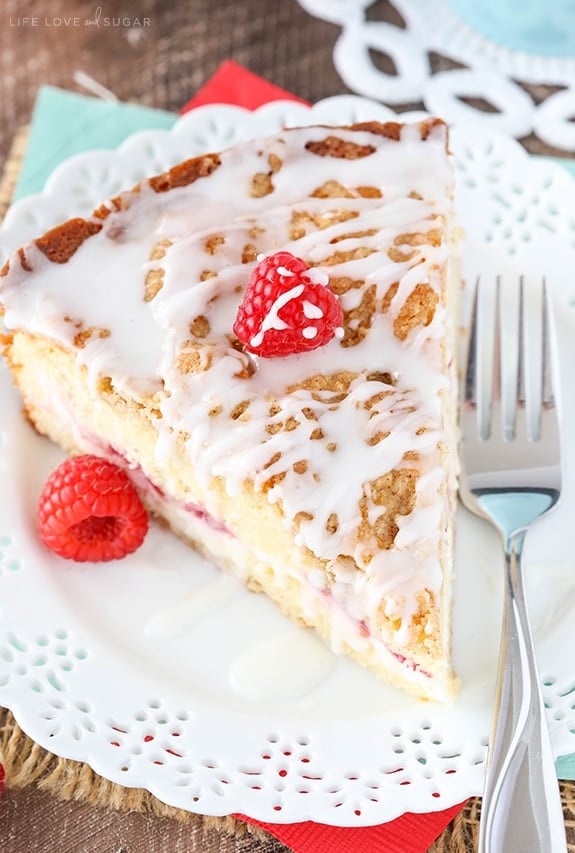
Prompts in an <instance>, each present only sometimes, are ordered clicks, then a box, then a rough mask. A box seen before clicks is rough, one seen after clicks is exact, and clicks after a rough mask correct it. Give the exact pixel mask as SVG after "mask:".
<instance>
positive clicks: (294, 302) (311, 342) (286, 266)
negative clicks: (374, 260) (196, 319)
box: [234, 252, 343, 358]
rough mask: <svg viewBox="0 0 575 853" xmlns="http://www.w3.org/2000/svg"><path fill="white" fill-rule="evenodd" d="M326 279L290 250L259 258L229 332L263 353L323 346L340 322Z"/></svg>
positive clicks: (319, 271)
mask: <svg viewBox="0 0 575 853" xmlns="http://www.w3.org/2000/svg"><path fill="white" fill-rule="evenodd" d="M328 281H329V279H328V277H327V275H326V274H325V273H324V272H322V271H321V270H317V269H310V268H309V267H308V265H307V264H306V262H305V261H303V260H302V259H301V258H296V257H295V256H294V255H292V254H291V252H276V253H275V254H274V255H269V256H268V257H264V258H262V260H260V262H259V263H258V264H257V265H256V266H255V267H254V269H253V271H252V274H251V277H250V280H249V282H248V286H247V287H246V290H245V293H244V297H243V299H242V301H241V304H240V306H239V308H238V313H237V315H236V319H235V322H234V333H235V334H236V335H237V337H238V338H239V339H240V341H242V343H243V344H244V345H245V347H246V349H247V350H249V351H250V352H253V353H254V354H255V355H261V356H265V357H266V358H272V357H273V356H285V355H291V354H292V353H298V352H308V351H309V350H312V349H317V347H321V346H324V345H325V344H327V343H328V342H329V341H331V339H332V338H333V336H334V335H336V334H337V333H338V330H339V329H341V325H342V322H343V313H342V310H341V306H340V304H339V301H338V299H337V297H336V296H335V295H334V294H333V293H332V292H331V290H330V289H329V287H327V286H326V285H327V284H328Z"/></svg>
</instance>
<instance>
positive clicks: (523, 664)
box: [460, 279, 567, 853]
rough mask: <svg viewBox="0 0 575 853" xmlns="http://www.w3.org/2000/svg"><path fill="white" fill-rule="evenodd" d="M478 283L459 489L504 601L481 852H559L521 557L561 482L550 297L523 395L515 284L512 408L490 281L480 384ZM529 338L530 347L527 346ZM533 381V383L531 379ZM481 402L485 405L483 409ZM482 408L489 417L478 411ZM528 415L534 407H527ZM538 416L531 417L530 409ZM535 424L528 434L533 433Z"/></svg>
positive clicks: (557, 802)
mask: <svg viewBox="0 0 575 853" xmlns="http://www.w3.org/2000/svg"><path fill="white" fill-rule="evenodd" d="M479 290H480V288H479V283H477V286H476V289H475V293H474V298H473V308H472V319H471V327H470V334H469V347H468V356H467V365H466V372H465V381H464V393H463V399H462V412H461V433H462V438H461V459H462V468H463V473H462V477H461V485H460V495H461V499H462V501H463V503H464V504H465V505H466V506H467V507H468V508H469V509H470V510H472V511H473V512H474V513H476V514H478V515H480V516H482V517H483V518H485V519H487V520H488V521H490V522H491V523H492V524H493V525H494V526H495V527H496V528H497V530H498V532H499V535H500V538H501V541H502V543H503V548H504V553H505V576H504V606H503V623H502V631H501V645H500V654H499V668H498V676H497V688H496V696H495V704H494V709H493V721H492V732H491V738H490V743H489V751H488V756H487V768H486V779H485V786H484V792H483V800H482V809H481V821H480V830H479V853H565V851H566V849H567V843H566V839H565V828H564V821H563V812H562V808H561V799H560V793H559V785H558V782H557V775H556V773H555V765H554V761H553V753H552V751H551V743H550V739H549V732H548V729H547V725H546V721H545V710H544V706H543V700H542V696H541V689H540V685H539V676H538V671H537V665H536V662H535V654H534V649H533V640H532V637H531V629H530V624H529V617H528V612H527V607H526V600H525V591H524V579H523V572H522V565H521V555H522V549H523V543H524V540H525V536H526V533H527V530H528V528H529V526H530V525H531V524H532V522H534V521H535V520H536V519H537V518H539V517H540V516H542V515H543V514H545V513H546V512H547V511H548V510H549V509H551V507H552V506H554V505H555V503H556V502H557V500H558V498H559V494H560V490H561V467H560V429H559V420H558V417H557V410H556V394H555V392H554V384H555V383H554V377H555V373H556V371H555V370H554V367H553V363H552V346H551V334H550V304H549V295H548V292H547V288H546V287H545V283H544V282H543V286H542V296H541V306H542V307H541V313H542V321H541V331H540V334H541V377H540V382H539V383H533V382H532V383H531V386H530V388H529V394H530V395H531V394H536V395H537V396H538V397H539V399H538V400H536V401H534V405H530V403H531V401H530V400H526V397H527V389H528V385H529V383H528V382H527V379H526V376H527V373H528V367H529V359H528V352H529V350H528V349H527V348H526V343H527V335H526V325H527V324H526V313H527V312H526V305H525V303H526V299H525V287H524V282H523V279H520V283H519V312H518V314H519V323H518V326H519V328H518V330H517V335H516V338H517V341H518V351H517V359H516V363H517V372H516V377H513V380H514V385H515V395H514V400H513V406H512V411H511V412H508V411H507V410H508V408H509V407H508V406H505V405H504V401H503V400H502V397H505V394H502V388H504V382H503V373H502V363H503V359H502V327H503V323H502V320H501V307H502V296H501V287H500V282H499V279H497V283H496V293H495V299H496V306H495V335H494V341H493V344H492V346H493V380H492V383H491V392H490V393H489V389H487V391H486V390H485V388H484V385H485V383H483V381H482V369H481V366H482V364H483V362H484V359H483V358H482V347H484V346H485V345H486V344H485V341H486V336H485V335H482V334H480V331H479V322H478V315H479V301H480V300H479ZM531 348H532V347H530V349H531ZM533 385H536V386H537V385H538V386H540V388H539V391H538V390H537V387H535V388H533ZM483 407H485V408H483ZM485 412H486V416H484V413H485ZM530 415H531V416H530ZM533 415H536V417H533ZM534 433H535V434H534Z"/></svg>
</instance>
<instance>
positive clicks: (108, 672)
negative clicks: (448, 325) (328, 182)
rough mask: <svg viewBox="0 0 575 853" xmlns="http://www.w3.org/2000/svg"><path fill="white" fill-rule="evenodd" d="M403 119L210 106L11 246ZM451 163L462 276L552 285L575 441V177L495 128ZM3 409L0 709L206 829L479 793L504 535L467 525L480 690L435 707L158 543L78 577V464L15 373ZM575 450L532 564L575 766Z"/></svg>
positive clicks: (460, 132) (99, 164) (29, 225)
mask: <svg viewBox="0 0 575 853" xmlns="http://www.w3.org/2000/svg"><path fill="white" fill-rule="evenodd" d="M391 116H392V113H391V112H390V111H389V110H387V109H385V108H384V107H382V106H380V105H376V104H372V103H370V102H368V101H366V100H363V99H361V98H355V97H341V98H332V99H329V100H328V101H324V102H321V103H320V104H318V105H316V106H315V107H313V108H311V109H310V108H306V107H302V106H301V105H294V104H286V103H283V104H282V103H280V104H274V105H272V106H271V107H266V108H263V109H261V110H258V111H257V112H256V113H253V114H252V113H248V112H245V111H243V110H241V109H238V108H231V107H205V108H202V109H199V110H197V111H196V112H194V113H191V114H189V115H188V116H186V117H185V118H183V119H181V120H180V121H179V122H178V124H177V125H176V127H175V129H174V130H173V131H171V132H166V131H162V132H157V131H154V132H145V133H140V134H138V135H137V136H135V137H133V138H131V139H130V140H128V141H127V142H126V143H125V144H124V145H123V146H122V147H121V148H120V149H119V150H118V151H109V152H96V153H94V152H92V153H89V154H86V155H79V156H78V157H75V158H73V159H72V160H71V161H68V162H67V163H66V164H64V165H63V166H61V167H60V168H59V169H58V170H57V172H56V173H55V174H54V176H53V177H52V178H51V180H50V182H49V184H48V186H47V188H46V191H45V192H44V193H43V194H41V195H38V196H35V197H33V198H28V199H24V200H23V201H21V202H19V203H18V204H17V205H15V206H14V208H13V209H12V210H11V212H10V213H9V215H8V217H7V219H6V223H5V225H4V227H3V229H2V231H1V232H0V250H1V251H2V253H3V254H4V255H5V254H6V253H7V252H8V251H9V250H11V249H13V248H15V247H16V246H18V245H19V244H20V243H22V242H23V241H25V240H26V239H28V238H29V237H31V236H33V235H37V234H38V233H39V232H41V231H43V230H44V229H45V228H47V227H49V226H51V225H53V224H55V223H56V222H57V221H59V220H61V219H62V218H65V217H67V216H70V215H72V214H81V213H86V212H88V211H89V210H91V209H92V207H94V206H95V205H96V204H98V203H99V202H100V201H101V199H102V197H104V196H106V195H110V194H113V193H114V192H116V191H117V190H118V189H120V188H121V187H128V186H130V185H132V184H133V183H134V182H135V181H136V180H138V179H139V178H141V177H142V176H143V175H144V174H151V173H153V172H156V171H158V170H159V169H163V168H165V167H166V166H168V165H171V164H173V163H175V162H176V161H177V160H180V159H183V158H184V157H186V156H191V155H193V154H197V153H199V152H201V151H205V150H207V149H217V148H220V147H221V146H222V145H226V144H229V143H231V142H234V141H236V140H239V139H240V138H246V137H249V136H253V135H256V134H260V133H263V132H273V131H275V130H277V129H279V128H281V126H282V125H284V124H285V123H289V124H301V123H306V122H307V123H310V122H316V121H321V122H332V123H334V122H339V123H349V122H352V121H354V120H357V119H367V118H370V117H371V118H388V117H391ZM452 147H453V149H454V152H455V164H456V169H457V207H458V212H459V218H460V220H461V223H462V224H463V225H464V227H465V228H466V230H467V235H468V236H467V240H466V242H465V247H464V264H463V266H464V272H465V273H466V274H467V275H468V276H471V275H473V276H475V275H476V274H477V273H481V274H483V275H492V274H493V273H495V272H498V273H501V274H502V275H503V276H504V277H505V278H506V279H507V278H514V277H515V275H516V274H517V273H520V272H528V273H529V274H530V275H533V276H537V275H538V274H540V273H543V272H545V273H546V274H547V277H548V279H549V281H550V283H551V285H552V289H553V295H554V299H555V303H556V305H555V307H556V308H557V309H558V311H557V314H558V317H559V347H560V352H561V358H562V364H563V369H564V375H563V385H564V386H565V388H564V390H565V418H566V422H567V428H568V432H569V434H573V433H572V432H571V430H572V429H573V424H575V403H574V400H573V391H572V387H573V386H572V383H570V381H569V378H570V375H571V369H570V365H573V364H575V334H574V331H575V328H574V324H575V318H574V317H573V308H572V307H571V301H572V299H573V295H574V289H575V288H574V285H573V284H571V285H570V290H569V289H568V288H567V285H568V283H569V282H568V276H567V275H566V271H569V270H573V269H575V219H574V216H573V213H572V212H571V211H572V204H571V200H572V197H573V190H574V184H573V180H572V178H570V176H569V175H568V174H567V173H564V172H563V171H562V170H561V169H560V168H559V167H555V166H554V165H552V164H549V163H547V162H536V161H533V160H530V159H529V158H528V157H527V156H526V155H525V154H524V153H523V151H522V149H521V148H520V147H519V146H518V145H517V144H516V143H514V142H513V141H512V140H510V139H507V138H505V137H501V136H494V135H493V134H490V133H487V132H485V131H481V130H472V129H465V128H460V129H456V130H454V131H453V134H452ZM79 286H81V282H79ZM0 395H1V399H2V406H1V407H0V703H2V704H3V705H5V706H6V707H9V708H11V709H12V710H13V712H14V714H15V716H16V718H17V720H18V721H19V723H20V725H21V726H22V727H23V729H24V730H25V731H26V732H27V733H28V734H29V735H30V736H31V737H33V738H34V739H35V740H36V741H37V742H38V743H40V744H42V745H43V746H45V747H46V748H48V749H49V750H51V751H52V752H55V753H57V754H59V755H63V756H66V757H69V758H75V759H79V760H82V761H87V762H88V763H89V764H90V765H91V766H92V767H93V768H94V769H95V770H96V771H97V772H98V773H100V774H101V775H103V776H105V777H107V778H108V779H111V780H113V781H115V782H119V783H121V784H123V785H127V786H138V787H142V788H146V789H148V790H150V791H151V792H152V793H153V794H155V795H156V796H157V797H159V798H160V799H161V800H163V801H165V802H167V803H170V804H171V805H174V806H177V807H180V808H184V809H188V810H191V811H197V812H200V813H204V814H214V815H216V814H218V815H219V814H228V813H234V812H242V813H244V814H248V815H250V816H253V817H255V818H259V819H262V820H273V821H276V822H288V821H299V820H305V819H313V820H316V821H321V822H324V823H328V824H334V825H345V826H358V825H369V824H376V823H381V822H384V821H387V820H390V819H392V818H394V817H396V816H398V815H399V814H402V813H403V812H405V811H412V812H418V811H431V810H434V809H442V808H446V807H447V806H449V805H452V804H455V803H457V802H460V801H462V800H463V799H464V798H465V797H467V796H469V795H473V794H478V793H480V791H481V786H482V775H483V762H484V758H485V748H486V742H487V733H488V730H489V718H490V704H491V696H492V691H493V683H494V671H495V661H496V656H497V645H498V632H499V609H500V599H501V596H500V593H501V558H500V554H499V550H498V543H497V542H496V541H495V539H494V537H493V536H492V535H491V531H490V530H489V529H487V528H484V527H483V526H482V525H481V524H480V523H479V522H477V521H476V519H474V518H471V517H470V516H469V515H468V514H466V513H465V512H464V511H463V510H461V511H460V514H459V517H458V554H457V572H456V590H455V592H456V598H455V627H454V658H455V666H456V668H457V670H458V673H459V675H460V676H461V679H462V684H463V686H462V690H461V694H460V696H459V698H458V700H457V702H456V703H455V704H454V705H453V706H452V707H442V706H439V705H435V704H431V703H421V702H418V701H416V700H414V699H411V698H410V697H408V696H406V695H404V694H403V693H401V692H400V691H397V690H395V689H393V688H390V687H387V686H386V685H384V684H382V683H380V682H379V681H377V680H376V679H375V678H373V677H372V676H371V675H369V674H368V673H367V672H364V671H362V670H360V668H358V667H357V666H355V665H354V664H352V663H351V662H350V661H347V660H343V659H338V658H336V657H335V656H334V655H332V654H331V652H329V651H327V650H326V648H325V647H324V646H323V645H322V644H321V643H320V642H319V641H318V640H316V639H315V637H314V636H312V635H311V634H310V633H309V632H306V631H304V630H303V629H301V628H299V627H297V626H295V625H292V624H291V623H288V622H287V621H286V620H284V619H283V617H281V616H280V615H278V613H277V612H276V610H275V609H274V607H273V606H272V605H271V604H270V603H269V602H268V601H266V600H265V599H264V598H263V597H261V596H258V595H254V594H252V593H249V592H246V591H244V590H243V589H242V588H240V587H239V586H238V585H237V584H236V583H235V582H234V581H232V580H230V579H228V578H225V577H223V576H221V575H220V574H219V573H218V572H217V571H216V570H215V569H213V568H212V567H211V566H210V565H209V564H208V563H206V562H205V561H203V560H201V559H200V558H199V557H197V556H196V555H195V554H194V553H193V552H191V551H190V550H189V549H187V548H186V547H185V546H184V545H183V544H181V543H180V542H178V541H177V540H175V539H174V538H173V537H172V536H171V535H170V534H168V533H166V532H165V531H163V530H161V529H159V528H158V527H154V528H153V529H152V531H151V533H150V535H149V537H148V538H147V540H146V542H145V543H144V546H143V547H142V548H141V549H140V551H138V552H137V553H136V554H134V555H132V556H130V557H128V558H127V559H125V560H123V561H121V562H119V563H116V564H114V565H110V564H106V565H100V566H76V565H68V564H64V563H63V562H62V561H59V560H58V559H57V558H55V557H53V556H52V555H50V554H48V553H46V552H45V551H43V550H42V548H41V547H40V546H39V544H38V541H37V538H36V534H35V527H34V525H35V504H36V499H37V495H38V493H39V490H40V488H41V484H42V483H43V482H44V480H45V478H46V476H47V475H48V472H49V471H50V470H51V469H52V467H53V466H54V465H55V464H56V462H57V461H58V460H59V459H60V458H61V454H60V451H58V450H57V449H56V448H54V447H53V446H52V445H50V444H49V443H48V442H47V441H45V440H44V439H41V438H39V437H38V436H37V435H35V434H34V433H33V431H32V430H31V429H30V428H29V427H28V425H27V424H26V423H25V422H24V421H23V420H22V416H21V411H20V403H19V400H18V397H17V395H16V393H15V392H14V391H13V389H12V388H11V386H10V381H9V379H8V376H7V372H6V370H5V369H4V368H2V369H1V371H0ZM566 450H567V453H566V470H567V482H566V487H565V499H564V502H563V504H562V505H561V506H560V507H559V508H558V509H557V511H556V512H555V513H553V514H552V515H550V516H549V517H548V519H546V520H545V521H543V522H542V523H541V524H540V527H539V529H536V530H534V531H533V533H532V535H530V537H529V540H528V547H527V552H526V560H527V563H528V565H527V569H528V576H529V594H530V601H531V604H532V611H533V621H534V627H535V635H536V641H537V648H538V654H539V660H540V664H541V672H542V680H543V683H544V692H545V699H546V703H547V705H548V714H549V723H550V726H551V730H552V738H553V746H554V750H555V753H556V755H561V754H567V753H571V752H574V751H575V666H574V665H573V661H572V654H571V644H570V643H569V638H570V637H571V635H572V628H571V626H570V621H569V620H570V614H571V613H572V612H573V607H574V606H575V583H574V582H573V579H574V577H575V575H574V566H573V559H572V554H573V553H575V543H574V541H573V540H574V537H575V528H574V526H573V524H572V520H571V516H572V514H573V512H572V511H573V506H574V504H575V494H574V490H573V489H574V482H573V480H574V475H575V460H574V459H573V458H572V457H573V454H574V453H575V449H573V448H572V447H570V446H568V447H567V449H566Z"/></svg>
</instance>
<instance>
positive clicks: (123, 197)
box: [0, 118, 447, 316]
mask: <svg viewBox="0 0 575 853" xmlns="http://www.w3.org/2000/svg"><path fill="white" fill-rule="evenodd" d="M418 124H419V131H420V135H421V139H422V140H424V141H425V140H426V139H428V137H429V136H430V135H431V133H432V132H433V130H434V129H435V128H436V127H446V125H445V122H443V121H442V119H439V118H429V119H424V120H423V121H421V122H419V123H418ZM320 126H321V125H320ZM404 126H405V123H404V122H397V121H389V122H379V121H366V122H357V123H355V124H351V125H339V126H328V125H323V127H325V128H326V130H331V131H333V133H332V134H330V135H329V136H327V137H326V138H325V139H324V140H320V141H318V142H314V143H312V144H311V145H310V144H309V143H308V144H306V149H307V150H309V151H310V152H311V153H313V154H316V155H318V156H320V157H334V158H339V159H356V158H357V157H363V156H367V155H369V154H371V153H373V151H375V148H373V149H372V148H371V146H358V145H356V143H352V142H348V141H344V140H342V139H338V138H337V136H336V135H335V134H336V133H337V131H338V130H346V131H349V130H351V131H367V132H369V133H372V134H374V135H377V136H384V137H386V138H387V139H390V140H393V141H395V142H397V141H398V140H399V139H400V136H401V129H402V127H404ZM446 150H447V137H446ZM220 165H221V159H220V156H219V154H215V153H211V154H203V155H201V156H199V157H194V158H191V159H189V160H184V161H183V162H182V163H179V164H178V165H177V166H173V167H172V168H171V169H169V170H168V171H167V172H163V173H162V174H160V175H155V176H154V177H151V178H147V179H146V180H144V181H142V182H140V183H138V184H136V185H135V186H134V187H133V188H132V189H131V190H127V191H125V192H123V193H120V194H119V195H117V196H115V197H113V198H112V199H110V200H109V201H107V202H105V203H104V204H102V205H100V207H98V208H97V209H96V210H95V211H94V212H93V213H92V216H91V218H90V219H84V218H82V217H74V218H72V219H69V220H67V221H66V222H63V223H62V224H61V225H57V226H56V227H54V228H51V229H50V230H49V231H47V232H46V233H45V234H43V235H42V236H41V237H38V238H37V239H36V240H33V241H31V243H29V244H27V245H28V246H31V245H35V246H36V247H37V248H38V249H40V251H41V252H42V253H43V254H44V255H45V256H46V257H47V258H48V260H50V261H52V262H53V263H58V264H64V263H67V261H69V260H70V258H71V257H72V256H73V255H74V254H75V252H76V251H77V250H78V249H79V248H80V246H81V245H82V244H83V243H84V242H85V241H86V240H87V239H88V238H89V237H91V236H93V235H94V234H97V233H98V232H99V231H101V230H102V227H103V222H104V220H105V219H107V217H108V216H109V215H110V214H111V213H115V212H117V211H120V210H125V209H127V208H128V207H129V203H128V199H129V198H130V197H131V196H133V195H134V194H138V193H140V192H141V191H142V189H143V188H145V187H150V188H151V189H152V190H153V191H154V192H156V193H164V192H168V191H169V190H172V189H176V188H178V187H185V186H188V185H189V184H192V183H194V182H195V181H197V180H199V179H200V178H204V177H208V176H209V175H211V174H212V173H213V172H214V171H215V170H216V169H217V168H218V167H219V166H220ZM26 248H27V247H26V246H24V247H22V248H20V249H18V250H17V251H16V252H15V253H14V254H13V255H12V256H11V257H10V258H9V259H8V260H7V261H6V263H5V264H4V266H3V267H2V269H1V270H0V277H5V276H7V275H8V273H9V272H10V270H11V269H12V268H13V267H15V266H19V267H20V269H21V270H24V271H25V272H31V271H32V267H31V266H30V264H29V262H28V259H27V257H26ZM3 313H4V312H3V306H2V305H1V303H0V316H1V315H2V314H3Z"/></svg>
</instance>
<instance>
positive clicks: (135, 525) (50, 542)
mask: <svg viewBox="0 0 575 853" xmlns="http://www.w3.org/2000/svg"><path fill="white" fill-rule="evenodd" d="M38 519H39V524H40V538H41V540H42V542H43V543H44V545H45V546H46V547H47V548H49V549H50V550H51V551H53V552H54V553H55V554H58V555H59V556H60V557H64V558H65V559H68V560H76V561H77V562H87V561H92V562H104V561H107V560H117V559H120V558H121V557H125V556H126V555H127V554H130V553H132V551H135V550H136V549H137V548H139V546H140V545H141V544H142V542H143V541H144V538H145V536H146V533H147V532H148V513H147V511H146V509H145V507H144V505H143V504H142V502H141V500H140V498H139V497H138V493H137V492H136V489H135V488H134V485H133V484H132V482H131V480H130V478H129V477H128V475H127V473H126V472H125V471H124V470H123V469H122V468H119V467H118V466H117V465H114V464H113V463H112V462H108V461H107V460H106V459H103V458H101V457H100V456H94V455H84V456H73V457H71V458H70V459H66V460H65V461H64V462H63V463H62V464H61V465H59V466H58V468H56V470H55V471H53V472H52V474H51V475H50V477H49V478H48V480H47V481H46V484H45V486H44V488H43V489H42V493H41V495H40V500H39V503H38Z"/></svg>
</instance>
